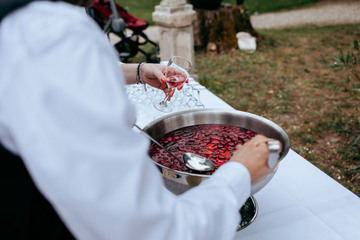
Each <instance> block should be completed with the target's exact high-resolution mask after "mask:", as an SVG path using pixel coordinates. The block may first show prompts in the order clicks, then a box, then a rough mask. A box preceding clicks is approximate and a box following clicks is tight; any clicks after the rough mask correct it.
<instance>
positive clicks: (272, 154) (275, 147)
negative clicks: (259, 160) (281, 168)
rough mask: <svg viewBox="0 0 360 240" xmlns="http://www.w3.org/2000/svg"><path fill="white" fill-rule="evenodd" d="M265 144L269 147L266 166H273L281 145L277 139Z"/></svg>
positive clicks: (277, 159) (277, 158)
mask: <svg viewBox="0 0 360 240" xmlns="http://www.w3.org/2000/svg"><path fill="white" fill-rule="evenodd" d="M267 144H268V148H269V156H268V166H269V168H273V167H275V165H276V163H277V162H278V161H279V157H280V150H281V145H280V142H279V141H268V142H267ZM234 154H235V152H232V153H231V154H230V157H232V156H233V155H234Z"/></svg>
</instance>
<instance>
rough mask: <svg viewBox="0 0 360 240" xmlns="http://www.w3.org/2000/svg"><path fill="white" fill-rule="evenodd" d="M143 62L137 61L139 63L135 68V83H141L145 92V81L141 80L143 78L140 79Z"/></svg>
mask: <svg viewBox="0 0 360 240" xmlns="http://www.w3.org/2000/svg"><path fill="white" fill-rule="evenodd" d="M143 64H144V62H141V63H139V65H138V68H137V79H136V80H137V81H136V82H137V84H143V85H144V90H145V92H146V91H147V89H146V83H145V82H144V81H143V79H142V75H141V66H142V65H143Z"/></svg>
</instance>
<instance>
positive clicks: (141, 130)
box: [134, 124, 183, 162]
mask: <svg viewBox="0 0 360 240" xmlns="http://www.w3.org/2000/svg"><path fill="white" fill-rule="evenodd" d="M134 126H135V127H136V128H137V129H139V130H140V132H142V133H143V134H144V135H145V136H146V137H148V138H149V139H150V140H151V141H152V142H153V143H155V144H156V145H158V146H159V147H161V148H162V149H164V150H165V151H166V152H167V153H168V154H170V155H171V156H172V157H173V158H175V159H176V160H178V161H179V162H183V161H181V160H180V159H179V158H178V157H177V156H175V155H174V154H173V153H172V152H171V151H170V150H169V149H167V148H166V147H164V146H163V145H161V144H160V143H159V142H158V141H156V140H155V139H154V138H152V137H151V136H150V135H149V134H147V132H145V131H144V130H143V129H142V128H141V127H139V126H138V125H136V124H134Z"/></svg>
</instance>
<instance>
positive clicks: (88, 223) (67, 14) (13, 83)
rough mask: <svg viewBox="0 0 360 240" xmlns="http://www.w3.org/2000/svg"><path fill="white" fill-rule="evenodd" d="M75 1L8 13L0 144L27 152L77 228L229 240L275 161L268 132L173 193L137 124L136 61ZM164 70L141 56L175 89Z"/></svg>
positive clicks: (150, 76) (33, 170) (34, 171)
mask: <svg viewBox="0 0 360 240" xmlns="http://www.w3.org/2000/svg"><path fill="white" fill-rule="evenodd" d="M68 2H71V1H68ZM91 2H92V1H73V2H72V3H73V4H77V5H82V6H84V5H86V4H91ZM73 4H69V3H66V2H62V1H59V2H51V1H35V2H32V3H30V4H27V5H26V6H24V7H22V8H20V9H18V10H16V11H14V12H12V13H11V14H9V15H7V16H6V17H5V18H4V19H3V20H2V21H1V23H0V143H1V145H2V146H3V147H4V149H6V150H8V151H9V152H11V153H12V154H15V155H17V156H19V157H21V159H22V161H23V162H24V165H25V166H26V170H27V171H28V172H29V174H30V176H31V179H32V180H33V181H34V183H35V185H36V187H37V189H39V191H40V193H41V194H42V195H43V196H44V197H45V198H46V199H47V200H48V201H49V202H50V204H51V206H52V207H53V208H54V209H55V211H56V212H57V214H58V215H59V216H60V218H61V220H62V221H63V222H64V223H65V225H66V226H67V228H68V229H69V230H70V232H71V234H72V235H73V236H74V237H75V238H78V239H141V240H146V239H156V240H158V239H164V240H166V239H179V240H192V239H196V240H200V239H206V240H211V239H214V240H219V239H222V240H226V239H232V238H233V237H234V236H235V233H236V228H237V225H238V224H239V221H240V215H239V209H240V208H241V206H242V205H243V204H244V202H245V201H246V199H247V198H248V197H249V195H250V188H251V183H254V182H256V181H258V180H259V179H260V178H262V177H263V176H265V175H266V173H267V172H268V171H269V168H268V167H267V164H266V163H267V156H268V148H267V144H266V142H267V141H268V140H269V139H268V138H265V137H263V136H257V137H255V138H254V139H253V140H252V141H250V142H248V143H246V144H245V145H243V146H241V147H240V146H238V147H237V150H236V154H235V155H234V156H233V157H232V159H231V161H230V162H228V163H226V164H224V165H223V166H222V167H220V168H219V169H218V170H217V171H216V172H215V173H214V174H213V176H212V177H211V178H210V179H208V180H206V181H203V183H201V184H200V185H199V186H198V187H195V188H193V189H191V190H189V191H187V192H185V193H184V194H182V195H179V196H175V195H174V194H172V193H170V192H169V191H167V190H166V189H165V188H164V186H163V182H162V178H161V175H160V173H159V171H158V170H157V168H156V167H155V165H154V164H153V163H151V162H150V161H149V160H148V157H147V152H148V148H149V141H148V140H147V139H146V138H145V137H144V136H143V135H141V134H139V133H137V132H135V131H133V124H134V123H135V113H134V112H135V111H134V107H133V106H132V104H131V103H130V101H129V99H128V98H127V95H126V92H125V89H124V87H123V86H124V84H134V83H136V82H137V78H138V77H137V72H138V71H137V67H138V65H137V64H123V65H121V68H120V69H119V65H118V59H117V56H116V52H115V50H114V49H113V48H112V46H111V45H110V44H109V42H108V41H107V40H106V38H105V37H104V35H103V33H102V31H101V29H99V27H98V26H97V24H96V23H95V22H94V21H93V20H92V19H91V18H90V17H88V16H87V15H85V14H84V12H83V11H82V9H79V7H77V6H74V5H73ZM163 70H164V69H163V67H162V66H160V65H158V64H147V63H146V64H142V65H141V74H142V79H143V81H144V82H145V83H147V84H151V85H152V86H155V87H158V88H160V89H163V90H164V91H165V92H166V91H169V89H167V88H166V85H165V84H163V83H162V81H161V79H162V78H163V77H164V75H163ZM5 161H6V159H4V158H2V159H1V162H5ZM2 171H7V170H6V168H4V167H2ZM10 174H13V173H10ZM7 183H8V182H7ZM7 183H6V184H7ZM4 185H5V183H4ZM2 198H3V197H2ZM24 201H25V200H24ZM3 207H6V206H3ZM39 214H40V213H39ZM0 215H1V214H0ZM1 223H2V220H1V218H0V225H1Z"/></svg>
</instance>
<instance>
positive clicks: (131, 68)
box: [120, 63, 139, 84]
mask: <svg viewBox="0 0 360 240" xmlns="http://www.w3.org/2000/svg"><path fill="white" fill-rule="evenodd" d="M138 66H139V64H137V63H124V64H121V65H120V67H121V68H122V70H123V73H124V77H125V82H126V84H135V83H137V81H138Z"/></svg>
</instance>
